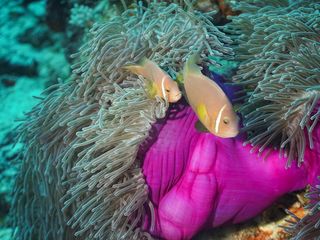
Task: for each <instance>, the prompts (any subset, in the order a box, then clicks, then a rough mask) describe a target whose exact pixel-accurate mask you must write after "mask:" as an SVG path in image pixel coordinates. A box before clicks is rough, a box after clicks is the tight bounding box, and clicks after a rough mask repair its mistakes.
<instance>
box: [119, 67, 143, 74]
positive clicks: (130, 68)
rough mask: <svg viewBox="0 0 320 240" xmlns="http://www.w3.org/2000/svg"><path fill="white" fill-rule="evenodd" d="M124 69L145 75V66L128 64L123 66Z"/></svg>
mask: <svg viewBox="0 0 320 240" xmlns="http://www.w3.org/2000/svg"><path fill="white" fill-rule="evenodd" d="M122 69H124V70H127V71H129V72H131V73H133V74H136V75H143V74H142V73H143V70H144V69H143V67H142V66H140V65H127V66H123V67H122Z"/></svg>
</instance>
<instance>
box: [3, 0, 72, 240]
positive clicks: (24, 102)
mask: <svg viewBox="0 0 320 240" xmlns="http://www.w3.org/2000/svg"><path fill="white" fill-rule="evenodd" d="M44 15H45V4H44V2H43V1H2V2H1V10H0V16H1V18H0V23H1V24H0V31H1V34H0V49H1V50H0V102H1V111H0V126H1V127H0V199H1V200H0V239H3V240H5V239H9V236H10V233H11V228H10V226H8V217H7V214H8V211H9V208H10V207H11V204H12V194H11V192H12V189H13V186H14V181H15V176H16V173H17V168H18V166H17V162H16V161H15V159H16V158H19V153H20V152H21V149H22V145H20V144H18V145H16V146H15V147H13V145H14V142H15V136H16V135H17V131H16V127H17V125H18V124H19V122H18V120H19V119H21V118H22V117H24V114H23V113H24V112H26V111H30V109H31V108H32V106H34V105H35V104H36V103H38V99H36V98H33V96H37V95H40V93H41V91H42V90H43V88H44V87H45V86H46V85H51V84H52V83H56V82H57V81H58V80H57V79H58V78H59V77H61V78H66V77H67V76H68V75H69V65H68V63H67V61H66V59H65V57H64V51H63V48H62V47H61V46H62V42H63V41H64V38H63V36H62V34H60V33H52V32H51V31H50V29H49V28H48V26H46V24H45V22H44ZM44 63H45V64H44Z"/></svg>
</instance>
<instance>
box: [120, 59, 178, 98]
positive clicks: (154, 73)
mask: <svg viewBox="0 0 320 240" xmlns="http://www.w3.org/2000/svg"><path fill="white" fill-rule="evenodd" d="M123 68H124V69H126V70H128V71H130V72H132V73H134V74H136V75H141V76H143V77H144V78H145V79H146V80H147V81H148V83H147V90H148V92H149V95H150V96H153V97H154V96H159V97H161V98H163V99H165V100H167V101H168V102H170V103H174V102H177V101H179V100H180V98H181V96H182V95H181V92H180V90H179V87H178V84H177V83H176V82H175V81H173V80H172V78H171V77H170V76H169V75H168V74H167V73H166V72H165V71H163V70H162V69H161V68H160V67H159V66H158V65H157V64H156V63H155V62H153V61H151V60H149V59H148V58H143V59H142V60H141V61H140V63H139V64H137V65H128V66H124V67H123Z"/></svg>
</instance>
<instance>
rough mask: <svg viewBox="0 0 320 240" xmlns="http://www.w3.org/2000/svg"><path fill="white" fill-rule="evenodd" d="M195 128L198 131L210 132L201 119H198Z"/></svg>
mask: <svg viewBox="0 0 320 240" xmlns="http://www.w3.org/2000/svg"><path fill="white" fill-rule="evenodd" d="M194 126H195V128H196V130H197V131H198V132H210V131H209V130H208V129H207V128H206V127H205V126H204V125H203V124H202V122H200V120H198V121H196V123H195V125H194Z"/></svg>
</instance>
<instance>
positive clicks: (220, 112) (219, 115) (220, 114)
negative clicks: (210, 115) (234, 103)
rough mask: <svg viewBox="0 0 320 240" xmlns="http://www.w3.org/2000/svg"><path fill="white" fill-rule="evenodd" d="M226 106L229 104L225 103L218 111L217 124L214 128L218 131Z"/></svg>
mask: <svg viewBox="0 0 320 240" xmlns="http://www.w3.org/2000/svg"><path fill="white" fill-rule="evenodd" d="M226 106H227V104H225V105H223V107H222V108H221V109H220V111H219V113H218V117H217V119H216V125H215V128H214V130H215V131H216V133H218V131H219V125H220V121H221V116H222V112H223V110H224V109H225V108H226Z"/></svg>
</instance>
